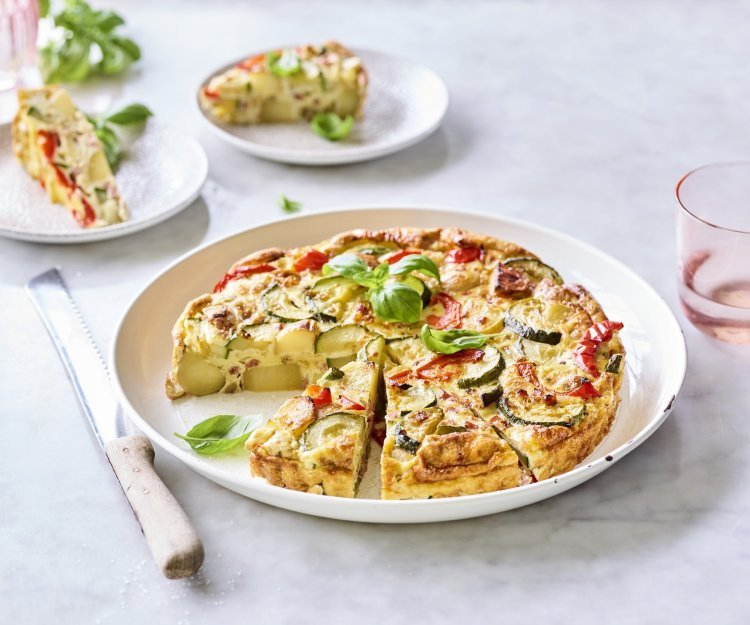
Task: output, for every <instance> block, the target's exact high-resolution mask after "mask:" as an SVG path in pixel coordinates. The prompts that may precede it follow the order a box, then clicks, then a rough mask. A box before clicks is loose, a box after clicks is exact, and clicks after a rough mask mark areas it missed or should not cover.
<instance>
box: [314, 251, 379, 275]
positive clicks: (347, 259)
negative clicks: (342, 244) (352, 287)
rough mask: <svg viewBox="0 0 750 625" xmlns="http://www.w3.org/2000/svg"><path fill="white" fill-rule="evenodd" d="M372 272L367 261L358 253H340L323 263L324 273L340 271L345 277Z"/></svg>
mask: <svg viewBox="0 0 750 625" xmlns="http://www.w3.org/2000/svg"><path fill="white" fill-rule="evenodd" d="M362 272H365V273H370V268H369V267H368V266H367V263H366V262H365V261H364V260H362V259H361V258H360V257H359V256H357V255H356V254H339V255H338V256H334V257H333V258H332V259H331V260H329V261H328V262H327V263H326V264H325V265H323V275H326V276H328V275H330V274H332V273H338V274H340V275H342V276H344V277H345V278H351V277H352V276H353V275H354V274H357V273H362Z"/></svg>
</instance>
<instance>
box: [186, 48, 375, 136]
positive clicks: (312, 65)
mask: <svg viewBox="0 0 750 625" xmlns="http://www.w3.org/2000/svg"><path fill="white" fill-rule="evenodd" d="M366 90H367V72H366V71H365V68H364V66H363V65H362V61H361V59H360V58H359V57H357V56H355V55H354V54H353V53H352V52H351V51H350V50H348V49H347V48H345V47H344V46H342V45H341V44H340V43H337V42H335V41H327V42H325V43H324V44H322V45H306V46H299V47H297V48H289V49H284V50H275V51H271V52H266V53H264V54H258V55H256V56H252V57H250V58H247V59H245V60H244V61H241V62H240V63H238V64H237V65H236V66H234V67H232V68H231V69H228V70H226V71H225V72H224V73H222V74H219V75H218V76H215V77H214V78H212V79H211V80H210V81H209V82H208V84H206V85H205V86H204V87H203V88H202V89H201V91H200V93H199V99H200V103H201V106H202V107H203V110H205V111H207V112H208V113H209V114H210V115H211V116H212V117H214V118H215V119H216V120H218V121H220V122H223V123H227V124H260V123H273V122H296V121H301V120H306V121H309V120H310V119H311V118H312V117H313V116H314V115H315V114H317V113H336V114H338V115H340V116H341V117H345V116H347V115H352V116H354V117H357V118H359V117H361V115H362V107H363V105H364V101H365V94H366Z"/></svg>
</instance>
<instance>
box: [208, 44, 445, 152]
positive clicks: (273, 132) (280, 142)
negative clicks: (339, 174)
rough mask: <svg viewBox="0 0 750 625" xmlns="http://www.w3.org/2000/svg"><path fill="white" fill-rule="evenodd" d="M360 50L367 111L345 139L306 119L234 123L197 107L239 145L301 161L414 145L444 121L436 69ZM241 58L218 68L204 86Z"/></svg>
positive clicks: (224, 136)
mask: <svg viewBox="0 0 750 625" xmlns="http://www.w3.org/2000/svg"><path fill="white" fill-rule="evenodd" d="M357 54H358V55H359V56H360V58H361V59H362V61H363V62H364V64H365V67H366V68H367V74H368V76H369V81H370V82H369V85H368V87H367V100H366V101H365V108H364V116H363V118H362V120H361V121H358V122H357V123H355V125H354V129H353V130H352V133H351V134H350V135H349V137H347V138H346V140H344V141H338V142H332V141H326V140H325V139H323V138H322V137H319V136H318V135H316V134H315V133H314V132H313V131H312V130H310V126H309V124H307V123H299V124H261V125H253V126H230V125H228V124H220V123H218V122H216V121H214V120H213V119H212V118H211V117H210V116H209V115H207V114H206V113H204V112H203V110H202V109H201V107H200V105H198V110H199V111H200V115H201V117H202V118H203V119H204V120H205V121H206V123H207V124H208V127H209V128H210V129H211V130H212V131H213V132H215V133H216V134H217V135H218V136H219V137H220V138H222V139H224V140H225V141H227V142H229V143H231V144H232V145H234V146H236V147H238V148H239V149H240V150H242V151H244V152H248V153H249V154H253V155H255V156H260V157H261V158H266V159H270V160H273V161H281V162H283V163H295V164H298V165H339V164H343V163H355V162H358V161H367V160H370V159H373V158H379V157H381V156H385V155H386V154H392V153H393V152H397V151H399V150H403V149H404V148H407V147H409V146H411V145H414V144H415V143H417V142H419V141H421V140H422V139H424V138H425V137H427V136H428V135H429V134H430V133H431V132H433V131H434V130H435V129H436V128H437V127H438V126H439V125H440V122H441V121H442V119H443V117H444V116H445V112H446V110H447V109H448V88H447V87H446V86H445V83H444V82H443V81H442V80H441V79H440V77H439V76H438V75H437V74H436V73H435V72H433V71H432V70H430V69H428V68H427V67H424V66H423V65H419V64H417V63H413V62H412V61H407V60H405V59H400V58H397V57H394V56H391V55H389V54H383V53H381V52H370V51H366V50H358V51H357ZM239 60H241V59H238V61H239ZM236 64H237V61H235V62H234V63H231V64H229V65H227V66H225V67H222V68H221V69H219V70H217V71H215V72H213V73H212V74H211V76H209V77H208V78H206V80H204V81H203V83H201V87H200V88H201V89H202V88H203V87H204V86H205V85H206V84H208V82H209V80H211V78H213V77H214V76H216V75H217V74H220V73H222V72H224V71H226V70H227V69H229V68H230V67H233V66H234V65H236ZM196 102H197V95H196Z"/></svg>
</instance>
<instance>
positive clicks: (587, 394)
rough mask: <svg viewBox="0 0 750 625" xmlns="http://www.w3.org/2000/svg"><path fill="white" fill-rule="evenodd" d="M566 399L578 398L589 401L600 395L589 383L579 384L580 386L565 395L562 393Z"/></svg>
mask: <svg viewBox="0 0 750 625" xmlns="http://www.w3.org/2000/svg"><path fill="white" fill-rule="evenodd" d="M563 395H567V396H568V397H580V398H582V399H591V398H592V397H601V396H602V394H601V393H600V392H599V391H597V390H596V387H595V386H594V385H593V384H592V383H591V382H588V381H586V382H581V386H579V387H578V388H576V389H573V390H572V391H569V392H567V393H563Z"/></svg>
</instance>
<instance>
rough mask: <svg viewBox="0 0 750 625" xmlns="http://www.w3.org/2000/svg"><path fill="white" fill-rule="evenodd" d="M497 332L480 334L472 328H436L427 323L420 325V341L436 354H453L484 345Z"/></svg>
mask: <svg viewBox="0 0 750 625" xmlns="http://www.w3.org/2000/svg"><path fill="white" fill-rule="evenodd" d="M494 336H498V335H497V334H482V333H481V332H475V331H474V330H436V329H435V328H431V327H430V326H428V325H427V324H425V325H423V326H422V332H421V337H422V342H423V343H424V344H425V347H426V348H427V349H429V350H430V351H433V352H436V353H438V354H455V353H456V352H460V351H461V350H464V349H471V348H476V347H484V345H485V344H486V343H487V341H488V340H489V339H491V338H492V337H494Z"/></svg>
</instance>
